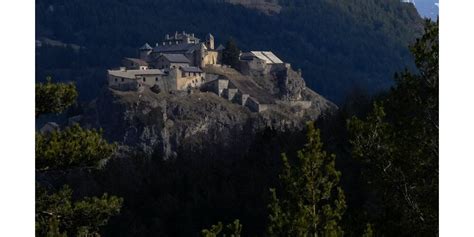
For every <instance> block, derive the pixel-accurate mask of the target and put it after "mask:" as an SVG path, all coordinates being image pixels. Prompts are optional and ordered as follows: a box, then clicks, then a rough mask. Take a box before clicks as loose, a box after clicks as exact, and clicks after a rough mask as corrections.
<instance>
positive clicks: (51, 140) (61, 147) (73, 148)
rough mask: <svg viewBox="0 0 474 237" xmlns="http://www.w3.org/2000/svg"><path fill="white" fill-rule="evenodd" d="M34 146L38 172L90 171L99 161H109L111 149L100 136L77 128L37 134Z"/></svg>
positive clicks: (94, 132)
mask: <svg viewBox="0 0 474 237" xmlns="http://www.w3.org/2000/svg"><path fill="white" fill-rule="evenodd" d="M35 142H36V169H38V170H51V169H53V170H57V169H69V168H74V167H94V166H97V164H98V162H99V161H100V160H103V159H107V158H109V157H110V156H111V155H112V153H113V152H114V149H115V145H114V144H109V143H108V142H107V141H106V140H105V139H104V138H102V135H101V133H100V132H97V131H95V130H87V129H83V128H81V127H80V126H79V125H77V124H75V125H73V126H71V127H68V128H65V129H64V130H62V131H53V132H51V133H46V134H42V133H38V132H37V133H36V140H35Z"/></svg>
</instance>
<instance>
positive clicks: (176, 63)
mask: <svg viewBox="0 0 474 237" xmlns="http://www.w3.org/2000/svg"><path fill="white" fill-rule="evenodd" d="M190 63H191V61H189V59H188V58H187V57H186V56H184V55H183V54H161V55H160V56H158V58H157V59H156V60H155V61H154V62H152V65H153V67H154V68H158V69H170V68H180V67H189V64H190Z"/></svg>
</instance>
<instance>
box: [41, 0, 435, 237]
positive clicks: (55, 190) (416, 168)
mask: <svg viewBox="0 0 474 237" xmlns="http://www.w3.org/2000/svg"><path fill="white" fill-rule="evenodd" d="M398 3H399V1H398V0H384V1H375V0H371V1H363V2H359V1H355V2H353V1H342V0H340V1H339V0H338V1H326V0H320V1H309V0H306V1H304V0H297V1H281V4H282V5H283V7H284V8H283V10H282V13H281V14H279V15H274V16H266V15H264V14H260V13H258V12H256V11H252V10H248V9H244V8H242V7H239V6H231V5H227V4H222V3H215V2H214V1H210V0H209V1H208V0H206V1H170V0H159V1H151V0H138V1H134V2H131V1H128V0H125V1H111V0H104V1H90V0H84V1H77V0H72V1H67V2H64V1H57V0H44V1H40V2H38V4H37V13H38V21H37V22H38V27H37V31H38V32H37V33H38V34H39V35H46V36H48V37H51V38H55V39H61V40H63V41H65V42H74V43H78V44H80V45H82V46H85V48H83V49H81V50H79V51H78V52H76V53H73V54H68V53H67V52H69V50H72V49H67V48H62V49H61V50H58V51H57V52H56V51H55V50H57V49H58V48H57V47H41V48H39V49H38V52H39V54H37V57H38V58H39V59H41V58H42V57H46V56H45V55H47V57H48V58H51V59H52V60H53V62H45V60H39V61H38V62H39V67H38V72H37V75H38V76H41V75H43V74H46V73H48V72H55V73H59V74H63V73H64V74H65V75H67V78H75V77H76V76H78V77H80V78H81V79H79V80H81V81H78V88H79V87H82V88H89V87H90V85H92V84H89V83H91V81H92V82H93V83H97V81H99V79H103V78H104V77H102V76H101V75H100V73H99V72H97V71H100V70H104V69H105V67H109V66H115V65H116V64H117V63H118V61H117V60H119V59H120V57H121V56H123V55H128V56H133V54H134V53H135V49H136V47H137V46H139V45H140V44H142V43H143V42H150V43H151V42H154V41H155V40H159V39H160V37H162V35H164V34H165V33H167V32H171V31H174V30H176V29H180V27H182V26H183V25H184V24H185V23H187V20H186V19H197V20H196V21H197V22H196V23H195V24H186V25H189V29H186V30H187V31H194V32H195V33H197V34H199V35H204V34H205V33H207V32H212V33H214V34H215V35H216V38H218V39H219V38H220V39H225V38H228V37H230V36H233V37H234V38H235V39H238V42H236V44H237V43H238V45H239V46H240V47H242V48H243V49H244V50H247V49H254V48H255V49H262V50H266V49H268V50H272V51H275V53H277V55H279V56H281V57H282V58H283V59H285V60H286V61H289V62H291V63H292V64H293V65H294V66H296V67H301V68H302V69H303V73H304V76H305V77H306V78H307V82H308V84H310V85H311V86H312V87H313V88H316V90H317V91H320V92H322V93H323V94H324V95H329V97H330V98H331V99H332V98H341V97H342V96H343V95H345V92H344V91H347V90H350V88H353V87H354V86H360V87H361V88H363V89H367V91H369V92H374V91H376V90H377V88H382V87H384V86H388V85H390V84H391V82H392V79H391V75H392V72H394V71H395V70H399V69H400V68H402V67H404V66H406V65H408V66H409V65H410V59H409V57H410V55H408V50H407V49H406V48H405V46H406V44H407V43H408V42H409V41H410V40H411V39H412V37H414V35H416V34H417V32H418V31H417V29H416V25H417V22H418V19H417V17H415V16H414V14H413V13H412V12H411V11H412V10H411V8H406V7H403V6H405V5H401V4H398ZM163 5H164V6H166V7H160V6H163ZM50 6H52V8H51V7H50ZM51 9H53V10H51ZM157 9H159V10H157ZM413 10H414V9H413ZM85 12H87V13H88V14H84V13H85ZM210 12H211V13H213V14H209V13H210ZM160 16H163V17H161V18H160ZM367 16H371V17H367ZM158 18H159V19H161V20H156V19H158ZM213 19H219V20H215V21H214V20H213ZM288 19H291V21H289V20H288ZM243 25H244V26H245V27H242V26H243ZM276 25H277V26H279V30H278V31H275V30H273V29H274V28H275V27H274V26H276ZM425 31H426V33H425V35H423V36H422V37H421V38H420V39H419V40H417V41H416V43H415V44H414V45H413V46H412V47H411V51H412V53H413V56H414V59H415V65H416V66H417V68H418V69H417V71H416V72H412V71H410V70H406V71H404V72H402V73H401V74H399V75H397V76H396V78H395V79H396V80H395V83H396V84H395V86H394V87H393V89H392V90H391V91H389V92H387V93H386V94H381V95H378V96H377V97H376V99H373V100H374V101H375V103H373V108H366V106H365V104H372V103H371V101H372V98H371V97H370V95H368V96H366V97H364V96H361V97H364V99H363V102H361V103H359V102H357V103H359V105H361V106H360V108H359V107H357V106H351V108H350V109H352V111H350V112H348V110H344V109H343V112H342V114H339V115H338V116H340V117H336V118H334V117H331V118H329V119H333V121H332V122H333V123H332V124H331V123H328V122H327V121H318V126H319V130H318V129H316V128H314V127H313V125H310V126H309V128H308V134H307V136H306V139H305V136H304V134H300V133H299V132H296V131H288V132H287V133H276V132H274V131H272V130H270V129H269V130H266V131H262V133H261V134H258V136H256V137H255V140H254V141H251V142H252V145H251V146H250V148H249V150H246V151H238V152H237V153H238V157H237V158H235V159H228V157H222V158H221V159H214V157H211V158H210V157H207V155H208V154H195V153H193V154H192V156H193V157H192V159H181V158H182V157H178V159H172V160H166V161H164V160H162V159H161V157H160V156H159V155H158V154H155V155H153V156H152V157H151V158H150V159H144V155H143V154H133V155H130V156H131V157H128V158H129V159H114V160H111V161H109V163H108V164H107V166H106V170H103V171H101V172H90V173H88V174H82V175H86V176H87V178H89V179H87V180H86V179H84V180H81V182H83V183H81V185H84V186H87V185H89V184H91V183H92V184H93V185H94V191H93V192H94V193H93V194H91V195H87V196H94V195H95V197H84V196H86V195H83V194H81V193H78V192H77V193H76V192H74V193H73V192H72V190H71V189H69V188H68V187H67V186H66V187H65V186H63V185H64V184H68V183H67V182H65V183H64V182H63V181H64V180H66V181H67V179H60V178H58V179H55V178H57V177H56V176H55V175H59V176H60V177H63V176H62V175H67V174H72V173H73V171H75V170H76V171H77V169H81V170H82V169H87V170H91V169H90V168H91V167H95V166H97V165H98V163H99V161H100V160H102V159H106V158H109V157H110V156H111V155H112V153H113V151H114V145H112V144H109V143H107V142H106V141H105V140H104V139H103V138H102V137H101V133H100V132H97V131H93V130H92V131H91V130H86V129H83V128H80V127H78V126H74V127H70V128H66V129H65V130H63V131H59V132H52V133H49V134H37V141H36V144H37V147H36V153H37V157H36V162H37V170H36V173H37V177H40V178H41V179H40V178H38V179H37V183H38V186H37V189H36V192H37V200H36V207H37V208H36V230H37V235H38V236H65V235H67V236H84V235H89V236H90V235H98V234H101V235H104V236H198V235H204V236H224V235H225V236H239V235H242V236H304V235H314V234H317V235H318V236H342V235H345V236H366V237H369V236H436V235H438V226H437V225H438V175H439V174H438V172H439V167H438V149H439V148H438V110H439V107H438V98H439V96H438V86H439V85H438V82H439V78H438V57H439V56H438V24H437V23H430V22H427V23H426V29H425ZM349 39H350V40H349ZM52 48H54V49H55V50H53V49H52ZM56 53H57V55H59V56H58V57H54V55H55V54H56ZM61 55H62V56H61ZM56 65H61V67H60V70H59V69H58V67H56ZM84 68H87V70H84ZM94 70H97V71H94ZM91 71H92V72H91ZM85 72H87V76H86V75H84V74H83V73H85ZM85 78H88V79H85ZM389 78H390V79H389ZM93 79H94V80H93ZM79 84H80V85H81V86H79ZM43 85H49V87H50V88H57V87H55V86H54V85H55V84H52V83H50V82H48V83H45V84H43ZM86 85H87V86H86ZM94 85H97V84H94ZM66 87H67V88H69V89H67V90H71V89H72V87H69V85H67V86H66ZM66 87H64V88H66ZM41 89H42V88H41V87H37V90H41ZM58 90H59V91H61V90H63V89H58ZM67 90H63V92H61V93H58V92H57V91H56V89H49V90H46V91H50V92H47V93H41V94H46V96H44V97H42V98H50V99H37V106H41V109H40V110H38V108H37V110H36V111H37V116H38V115H41V114H45V113H59V112H61V111H64V109H65V108H66V107H67V106H68V105H71V104H73V103H74V99H71V98H76V96H77V95H74V93H75V92H72V91H71V93H67V92H66V91H67ZM83 91H85V90H84V89H83ZM91 91H92V90H91ZM331 91H337V92H335V93H332V92H331ZM50 93H51V94H56V95H59V96H51V97H49V95H50ZM38 94H40V93H38V91H37V95H38ZM90 97H93V96H90ZM58 98H60V99H59V102H58ZM61 98H66V99H61ZM342 108H344V107H342ZM38 111H39V112H40V113H38ZM353 114H356V115H357V117H353V118H351V119H350V121H349V122H348V123H347V124H346V118H347V116H349V115H353ZM322 120H323V119H322ZM346 125H347V126H346ZM319 131H321V134H320V132H319ZM320 135H321V136H320ZM322 141H325V142H324V144H325V146H324V149H323V142H322ZM305 143H306V144H307V145H305V146H304V147H303V145H302V144H305ZM326 151H327V153H326ZM177 152H178V155H180V154H179V152H180V151H177ZM281 153H286V154H294V153H297V156H296V157H295V158H293V157H292V156H288V157H287V156H283V158H282V159H278V157H279V156H280V154H281ZM333 153H335V154H337V159H336V158H335V156H334V155H332V154H333ZM281 167H283V169H282V172H280V171H281ZM58 173H59V174H58ZM279 173H280V174H281V175H280V176H278V174H279ZM341 173H342V175H341ZM48 175H50V176H48ZM48 177H51V179H54V180H59V181H57V182H53V183H50V182H49V180H48ZM91 180H92V181H91ZM70 185H71V187H73V185H72V184H70ZM269 187H276V189H273V190H272V192H271V195H269V193H268V188H269ZM342 189H343V190H344V192H342ZM75 191H79V190H76V189H75ZM103 193H109V194H114V195H119V196H121V197H123V199H122V198H118V197H115V196H110V195H107V194H103ZM73 194H74V195H73ZM123 200H125V201H126V202H124V201H123ZM122 203H123V206H122ZM268 207H269V208H268ZM119 211H120V212H121V214H120V215H118V213H119ZM112 216H113V217H114V218H111V217H112ZM236 217H238V218H239V221H236V222H234V223H233V224H230V225H226V226H224V224H222V223H218V224H217V225H212V223H217V222H218V220H222V221H223V222H224V223H229V222H231V221H232V220H234V218H236ZM241 223H242V224H241ZM211 225H212V226H211ZM242 225H244V226H245V228H242ZM209 226H211V227H210V228H208V227H209ZM204 228H207V229H204ZM202 229H204V230H202ZM201 230H202V231H201Z"/></svg>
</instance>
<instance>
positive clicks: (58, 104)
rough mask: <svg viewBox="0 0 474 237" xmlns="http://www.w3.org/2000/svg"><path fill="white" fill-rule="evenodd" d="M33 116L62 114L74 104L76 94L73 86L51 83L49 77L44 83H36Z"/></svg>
mask: <svg viewBox="0 0 474 237" xmlns="http://www.w3.org/2000/svg"><path fill="white" fill-rule="evenodd" d="M35 90H36V98H35V100H36V107H35V114H36V117H39V116H40V115H42V114H48V113H56V114H59V113H62V112H63V111H64V110H65V109H66V108H68V107H69V106H71V105H72V104H73V103H74V102H76V98H77V92H76V86H75V85H74V84H66V83H52V82H51V77H48V78H47V81H46V83H36V88H35Z"/></svg>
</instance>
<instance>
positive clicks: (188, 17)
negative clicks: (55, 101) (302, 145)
mask: <svg viewBox="0 0 474 237" xmlns="http://www.w3.org/2000/svg"><path fill="white" fill-rule="evenodd" d="M232 2H234V3H235V2H239V1H232ZM243 2H246V1H243ZM272 6H273V7H275V5H272ZM278 6H280V7H281V9H280V10H279V13H278V12H265V11H264V12H262V10H261V8H258V7H256V8H252V7H249V6H248V5H247V6H245V5H244V6H242V5H240V4H231V3H228V1H222V0H219V1H218V0H202V1H194V0H136V1H131V0H121V1H113V0H103V1H92V0H81V1H79V0H71V1H66V2H64V1H59V0H39V1H37V4H36V37H37V39H39V38H48V39H52V40H57V41H61V42H63V43H64V44H68V45H70V44H74V45H79V46H80V47H81V50H79V51H76V50H74V49H71V48H68V47H57V46H52V45H42V46H41V47H37V58H36V59H37V69H36V70H37V71H36V75H37V80H43V78H45V76H46V75H52V76H53V77H54V78H56V79H57V80H74V81H76V82H77V85H78V89H79V91H80V94H81V96H82V97H81V99H82V100H90V99H93V98H95V97H96V96H97V95H98V94H99V91H100V88H101V87H102V85H103V84H104V83H105V80H104V79H105V69H106V68H108V67H113V66H117V65H118V64H119V62H120V59H121V58H122V57H124V56H134V55H135V54H136V49H137V47H139V46H140V45H142V44H143V43H145V42H149V43H155V42H159V41H160V40H161V38H162V36H163V35H165V34H166V33H170V32H174V31H177V30H178V31H181V30H186V31H187V32H194V33H196V34H197V35H198V36H201V37H203V36H204V35H205V34H206V33H209V32H212V33H213V34H214V35H215V37H216V39H217V41H220V43H224V41H225V40H226V39H228V38H230V37H232V38H234V39H235V40H236V41H237V43H238V45H239V47H240V48H241V49H242V50H250V49H259V50H271V51H273V52H275V53H276V54H277V55H278V56H280V57H281V58H282V59H283V60H284V61H287V62H289V63H291V64H292V65H293V66H294V67H295V68H301V69H302V72H303V76H304V78H305V81H306V83H307V85H308V86H309V87H310V88H312V89H313V90H315V91H317V92H319V93H320V94H321V95H323V96H325V97H326V98H328V99H330V100H332V101H335V102H336V103H337V102H342V101H343V99H344V98H345V96H347V94H348V93H350V92H351V90H353V89H354V88H358V89H362V90H364V91H367V92H369V93H375V92H377V91H380V90H382V89H385V88H388V87H389V86H390V85H392V83H393V81H392V78H393V73H394V72H396V71H399V70H400V69H402V68H404V67H406V66H409V67H411V66H412V65H413V62H412V59H411V57H410V55H409V53H408V50H407V45H408V44H409V43H410V42H412V41H413V39H414V38H415V37H416V36H417V35H418V34H419V33H420V32H421V22H420V21H421V19H420V18H419V15H418V14H417V12H416V9H415V8H414V7H413V5H411V4H402V3H400V1H399V0H383V1H376V0H370V1H343V0H336V1H328V0H312V1H309V0H295V1H289V0H281V1H279V2H278ZM265 9H266V8H265Z"/></svg>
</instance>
